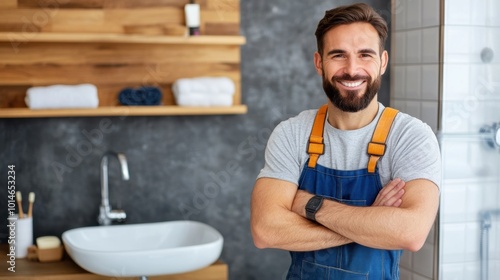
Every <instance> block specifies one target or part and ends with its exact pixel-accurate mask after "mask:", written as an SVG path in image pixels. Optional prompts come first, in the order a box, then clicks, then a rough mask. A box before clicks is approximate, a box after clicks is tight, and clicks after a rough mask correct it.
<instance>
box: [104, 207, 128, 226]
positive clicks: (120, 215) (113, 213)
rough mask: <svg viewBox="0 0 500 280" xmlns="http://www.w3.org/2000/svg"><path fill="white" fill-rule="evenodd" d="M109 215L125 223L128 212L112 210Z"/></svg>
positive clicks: (113, 219) (114, 219)
mask: <svg viewBox="0 0 500 280" xmlns="http://www.w3.org/2000/svg"><path fill="white" fill-rule="evenodd" d="M108 217H109V218H110V219H111V220H112V221H115V222H118V223H124V222H125V220H126V219H127V213H125V211H123V210H111V211H110V212H109V214H108Z"/></svg>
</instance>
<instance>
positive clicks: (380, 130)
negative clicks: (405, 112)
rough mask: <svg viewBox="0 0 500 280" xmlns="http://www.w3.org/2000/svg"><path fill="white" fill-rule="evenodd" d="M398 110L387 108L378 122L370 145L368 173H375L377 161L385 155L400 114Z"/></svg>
mask: <svg viewBox="0 0 500 280" xmlns="http://www.w3.org/2000/svg"><path fill="white" fill-rule="evenodd" d="M398 112H399V111H398V110H396V109H393V108H389V107H387V108H385V109H384V111H383V112H382V115H381V116H380V119H379V120H378V123H377V126H376V127H375V131H374V132H373V137H372V141H371V142H370V143H368V154H369V155H370V160H369V161H368V172H370V173H374V172H375V167H376V166H377V161H378V160H379V159H380V158H381V157H382V156H383V155H384V153H385V141H386V140H387V136H388V135H389V131H390V130H391V126H392V123H393V122H394V119H395V118H396V115H397V114H398Z"/></svg>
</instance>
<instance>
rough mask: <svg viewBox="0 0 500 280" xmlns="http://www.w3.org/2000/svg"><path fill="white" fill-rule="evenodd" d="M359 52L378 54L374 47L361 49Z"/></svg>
mask: <svg viewBox="0 0 500 280" xmlns="http://www.w3.org/2000/svg"><path fill="white" fill-rule="evenodd" d="M358 53H370V54H373V55H378V54H377V52H376V51H375V50H374V49H361V50H359V51H358Z"/></svg>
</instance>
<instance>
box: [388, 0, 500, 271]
mask: <svg viewBox="0 0 500 280" xmlns="http://www.w3.org/2000/svg"><path fill="white" fill-rule="evenodd" d="M440 2H441V1H440V0H393V1H392V3H393V19H394V20H393V22H392V24H393V26H392V30H393V36H392V38H393V40H392V48H391V51H392V53H391V106H393V107H395V108H397V109H399V110H401V111H403V112H405V113H408V114H410V115H413V116H415V117H417V118H420V119H422V120H423V121H424V122H426V123H428V124H429V125H430V126H431V127H432V128H433V129H435V130H436V131H437V129H438V127H440V129H441V130H442V131H443V132H445V133H450V132H451V133H453V132H458V133H471V132H472V133H476V132H478V130H479V128H480V127H481V126H482V125H484V124H491V123H493V122H497V121H500V75H498V73H500V16H499V14H500V1H498V0H444V2H445V3H444V8H445V12H444V20H443V21H444V23H445V27H444V29H442V30H443V31H444V34H443V38H444V43H443V48H444V56H443V57H442V58H441V61H440V57H439V44H440V36H441V35H440V30H441V29H440V26H439V25H440V18H439V17H440V14H441V13H440V11H439V9H440V7H441V6H440ZM486 47H487V48H490V49H492V50H493V61H492V62H491V63H489V64H485V63H483V62H482V60H481V51H482V50H483V49H484V48H486ZM443 62H444V64H443V77H441V78H442V80H441V81H440V80H439V78H440V77H439V65H440V63H443ZM440 83H442V88H443V96H442V100H440V98H441V97H440V96H439V86H440ZM439 106H441V116H440V118H441V120H440V121H441V123H440V124H438V123H437V122H438V117H439V116H438V113H439V112H440V108H439ZM483 144H484V143H481V142H478V141H472V142H471V141H466V140H461V141H456V140H454V141H447V142H446V143H441V149H442V155H443V167H444V170H443V176H444V177H443V178H444V182H443V185H442V186H441V210H440V219H441V223H442V225H441V227H440V234H441V236H440V242H439V244H437V245H436V246H439V251H440V254H441V255H440V261H441V263H442V265H441V267H440V275H439V276H440V278H439V279H453V280H462V279H463V280H470V279H479V275H480V246H479V245H480V235H481V221H480V217H479V214H478V213H479V211H482V210H484V209H490V208H500V183H499V182H500V153H496V154H495V153H494V152H492V151H491V150H490V151H488V150H486V149H485V148H484V145H483ZM434 233H435V231H433V233H431V235H432V234H434ZM489 233H490V235H489V236H490V247H489V249H490V251H489V252H490V263H489V265H490V275H496V276H498V275H500V218H498V219H497V221H496V222H494V223H493V225H492V228H491V229H490V232H489ZM436 234H437V233H436ZM433 243H434V240H433V239H432V238H430V237H429V238H428V240H427V241H426V244H425V245H424V247H423V248H422V250H421V251H420V252H418V253H411V252H405V253H404V254H403V256H402V259H401V279H402V280H429V279H432V270H431V269H430V267H432V261H431V260H433V254H432V252H433V246H434V244H433Z"/></svg>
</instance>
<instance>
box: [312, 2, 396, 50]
mask: <svg viewBox="0 0 500 280" xmlns="http://www.w3.org/2000/svg"><path fill="white" fill-rule="evenodd" d="M355 22H366V23H369V24H371V25H372V26H373V27H374V28H375V30H377V33H378V36H379V39H380V40H379V44H380V53H382V50H384V46H385V41H386V39H387V23H386V22H385V20H384V19H383V18H382V17H381V16H380V15H379V14H378V13H377V12H376V11H375V10H374V9H373V8H372V7H370V6H369V5H367V4H364V3H357V4H353V5H348V6H340V7H337V8H335V9H331V10H328V11H326V12H325V17H324V18H323V19H321V20H320V22H319V24H318V28H317V29H316V33H315V35H316V42H317V44H318V52H319V54H321V56H323V38H324V35H325V33H326V32H328V30H330V29H332V28H333V27H336V26H339V25H343V24H351V23H355Z"/></svg>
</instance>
